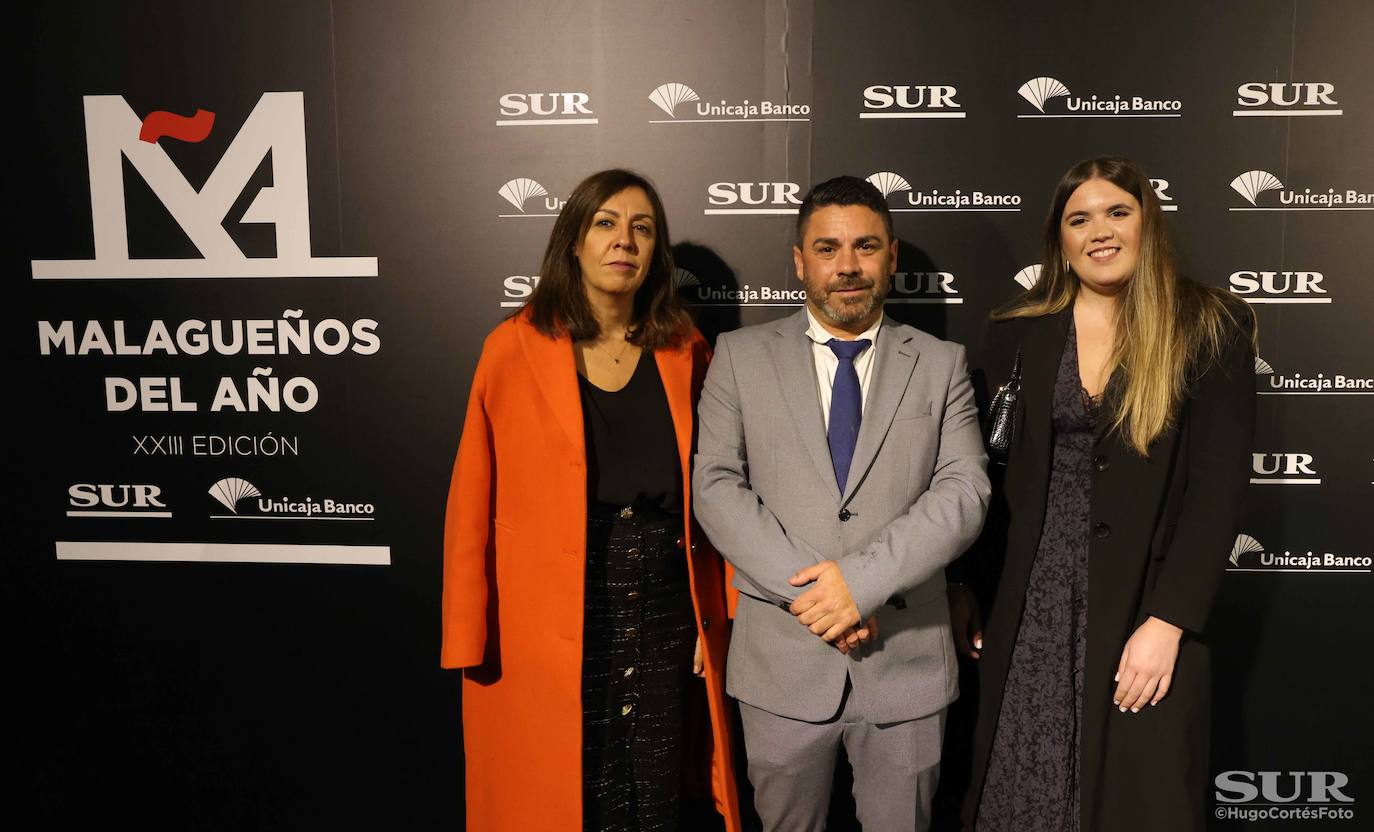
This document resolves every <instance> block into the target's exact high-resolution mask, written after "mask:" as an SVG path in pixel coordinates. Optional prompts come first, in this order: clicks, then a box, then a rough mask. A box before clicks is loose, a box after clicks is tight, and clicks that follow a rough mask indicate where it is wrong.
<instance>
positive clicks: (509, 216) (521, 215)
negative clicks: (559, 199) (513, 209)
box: [496, 214, 558, 219]
mask: <svg viewBox="0 0 1374 832" xmlns="http://www.w3.org/2000/svg"><path fill="white" fill-rule="evenodd" d="M496 216H498V217H501V218H502V219H510V218H512V217H517V218H518V217H556V216H558V215H557V214H497V215H496Z"/></svg>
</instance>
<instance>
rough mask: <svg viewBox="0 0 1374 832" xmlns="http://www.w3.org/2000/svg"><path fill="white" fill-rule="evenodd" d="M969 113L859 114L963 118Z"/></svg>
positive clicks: (864, 116)
mask: <svg viewBox="0 0 1374 832" xmlns="http://www.w3.org/2000/svg"><path fill="white" fill-rule="evenodd" d="M967 115H968V113H859V118H963V117H965V116H967Z"/></svg>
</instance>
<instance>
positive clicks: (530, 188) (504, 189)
mask: <svg viewBox="0 0 1374 832" xmlns="http://www.w3.org/2000/svg"><path fill="white" fill-rule="evenodd" d="M496 193H497V195H499V196H500V197H501V198H502V199H504V200H505V201H506V202H509V203H510V204H511V206H512V207H513V208H515V210H516V211H518V212H519V213H517V214H497V216H498V217H503V218H507V219H509V218H511V217H556V216H558V212H559V210H560V209H562V207H563V204H564V202H565V201H566V200H562V199H559V198H558V197H556V196H550V195H549V192H548V191H547V190H546V189H545V188H544V186H543V185H540V184H539V183H538V182H536V181H534V180H533V179H527V178H524V177H521V178H519V179H512V180H510V181H509V182H507V183H506V184H504V185H502V186H501V187H500V188H499V189H498V190H497V191H496ZM535 197H544V200H543V201H542V202H540V203H536V206H535V208H536V211H537V210H538V208H543V209H544V213H534V212H531V211H527V210H526V209H525V205H526V203H528V202H529V201H530V200H531V199H533V198H535Z"/></svg>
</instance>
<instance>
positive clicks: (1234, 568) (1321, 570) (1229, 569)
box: [1226, 566, 1371, 575]
mask: <svg viewBox="0 0 1374 832" xmlns="http://www.w3.org/2000/svg"><path fill="white" fill-rule="evenodd" d="M1226 571H1227V572H1305V573H1307V574H1309V575H1315V574H1318V573H1321V574H1326V573H1330V572H1369V571H1371V570H1369V569H1326V568H1323V567H1320V566H1319V567H1317V568H1315V569H1241V568H1240V567H1237V566H1228V567H1226Z"/></svg>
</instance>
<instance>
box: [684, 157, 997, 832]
mask: <svg viewBox="0 0 1374 832" xmlns="http://www.w3.org/2000/svg"><path fill="white" fill-rule="evenodd" d="M797 239H798V242H797V245H796V247H795V248H794V249H793V258H794V260H795V262H796V269H797V277H798V278H800V279H801V281H802V283H803V284H804V285H805V286H806V297H807V300H806V306H805V308H804V309H803V310H802V311H800V312H798V313H797V314H795V315H792V316H790V317H788V318H784V319H782V320H781V321H777V322H774V323H769V324H763V325H760V326H752V327H747V328H745V329H741V330H738V331H736V332H730V333H726V334H723V335H721V336H720V339H719V340H718V341H717V342H716V354H715V359H714V361H713V362H712V363H711V367H710V369H709V371H708V372H707V374H706V381H705V385H704V387H703V389H702V394H701V404H700V407H699V412H698V423H699V430H700V438H699V444H698V453H697V456H696V462H695V478H694V485H693V492H694V494H695V498H696V505H695V510H696V516H697V520H698V522H700V524H701V527H702V528H703V529H704V530H705V531H706V534H707V536H709V537H710V539H711V542H712V543H713V544H714V545H715V546H716V547H717V548H718V549H720V551H721V553H722V554H723V555H724V556H725V558H726V559H727V560H728V561H729V562H730V563H731V564H732V565H733V566H734V567H735V587H736V588H737V589H739V591H740V593H741V594H740V601H739V607H738V612H737V617H736V620H735V628H734V633H733V636H732V638H731V641H730V656H729V660H728V664H727V668H726V684H727V690H728V691H729V693H730V694H731V695H732V696H734V697H735V698H737V699H738V700H739V702H740V711H741V717H742V719H743V722H744V737H745V745H746V747H747V750H748V759H749V779H750V781H751V782H752V783H753V784H754V789H755V805H756V807H757V809H758V811H759V814H760V816H761V817H762V818H763V822H764V825H765V827H766V828H767V829H768V830H819V829H823V828H824V825H825V818H826V813H827V811H828V808H829V803H830V787H831V778H832V776H833V773H834V767H835V760H836V755H837V752H838V750H839V747H840V745H841V744H843V746H844V748H845V751H846V753H847V755H848V757H849V760H850V762H851V763H852V765H853V768H854V798H855V802H856V804H857V807H858V815H859V820H860V822H861V823H862V824H863V827H864V829H865V830H873V831H874V832H886V830H896V829H901V830H911V829H925V828H927V827H928V826H929V823H930V801H931V796H932V794H933V793H934V790H935V784H936V779H937V777H938V774H939V764H940V743H941V740H942V737H943V734H944V717H945V707H946V706H947V705H948V704H949V703H950V702H951V701H953V700H954V698H955V696H956V695H957V693H958V690H957V672H956V669H955V661H954V650H953V644H952V643H951V639H950V627H949V615H948V611H947V604H946V601H945V577H944V566H945V564H947V563H948V562H950V561H951V560H953V559H954V558H955V557H956V556H958V555H959V554H960V553H962V552H963V551H964V550H965V549H966V548H967V547H968V546H969V545H970V544H972V542H973V540H974V538H975V537H976V536H977V535H978V532H979V530H980V528H981V527H982V524H983V518H984V515H985V513H986V511H987V504H988V495H989V486H988V479H987V470H986V468H987V457H986V456H985V455H984V452H983V442H982V437H981V434H980V431H979V428H978V413H977V409H976V407H975V405H974V401H973V388H972V385H971V384H970V382H969V377H968V367H967V365H966V363H965V358H964V349H963V348H962V347H960V346H958V345H956V344H951V343H947V342H944V341H941V340H939V339H937V338H934V337H932V336H930V335H927V334H925V333H923V332H921V331H919V330H917V329H914V328H912V327H909V326H905V325H902V324H899V323H897V322H895V321H893V320H892V319H890V318H887V317H885V316H884V315H883V300H884V297H885V296H886V294H887V291H888V288H889V287H890V285H891V278H892V272H893V271H894V270H895V269H896V265H897V241H896V239H895V237H894V235H893V233H892V219H891V216H890V215H889V213H888V209H887V203H886V201H885V200H884V199H883V197H882V195H881V194H880V193H879V192H878V190H877V189H876V188H874V187H873V186H872V185H871V184H869V183H867V182H865V181H863V180H861V179H857V178H854V177H850V176H842V177H838V178H836V179H832V180H829V181H827V182H823V183H821V184H819V185H817V186H816V187H814V188H812V189H811V192H810V193H809V194H807V196H806V199H805V201H803V203H802V206H801V209H800V211H799V212H798V216H797ZM879 631H881V632H879Z"/></svg>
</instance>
